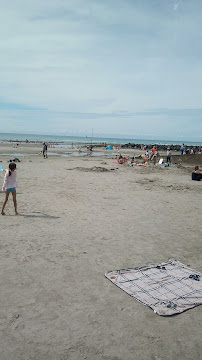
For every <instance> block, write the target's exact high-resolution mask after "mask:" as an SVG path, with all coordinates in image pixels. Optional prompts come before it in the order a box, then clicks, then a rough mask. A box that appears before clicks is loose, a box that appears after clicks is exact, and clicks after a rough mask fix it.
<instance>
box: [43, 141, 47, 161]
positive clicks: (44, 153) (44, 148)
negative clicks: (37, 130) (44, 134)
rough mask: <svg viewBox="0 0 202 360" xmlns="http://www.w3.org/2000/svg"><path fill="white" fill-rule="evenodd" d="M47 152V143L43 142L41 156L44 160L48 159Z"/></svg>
mask: <svg viewBox="0 0 202 360" xmlns="http://www.w3.org/2000/svg"><path fill="white" fill-rule="evenodd" d="M47 150H48V145H47V143H45V142H43V149H42V154H43V157H44V159H45V158H47V157H48V155H47Z"/></svg>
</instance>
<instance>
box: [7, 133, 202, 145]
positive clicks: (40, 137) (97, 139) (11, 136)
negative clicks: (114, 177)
mask: <svg viewBox="0 0 202 360" xmlns="http://www.w3.org/2000/svg"><path fill="white" fill-rule="evenodd" d="M26 140H28V141H30V142H41V141H47V142H56V143H63V142H64V143H68V142H71V143H72V142H81V143H89V142H91V143H92V142H93V143H112V144H116V143H117V144H118V143H120V144H126V143H136V144H145V145H146V144H148V145H149V144H159V145H172V144H173V145H178V144H182V143H184V144H187V145H188V144H189V145H201V144H202V140H201V141H200V140H191V141H190V140H184V139H183V140H170V139H155V138H154V139H152V138H135V137H131V136H128V137H127V136H124V135H123V136H121V135H119V136H112V135H111V134H108V135H103V134H102V135H101V136H97V135H96V136H88V135H86V136H84V135H83V136H81V135H61V134H60V135H53V134H34V133H32V134H31V133H29V134H28V133H9V132H7V133H0V141H1V142H2V141H26Z"/></svg>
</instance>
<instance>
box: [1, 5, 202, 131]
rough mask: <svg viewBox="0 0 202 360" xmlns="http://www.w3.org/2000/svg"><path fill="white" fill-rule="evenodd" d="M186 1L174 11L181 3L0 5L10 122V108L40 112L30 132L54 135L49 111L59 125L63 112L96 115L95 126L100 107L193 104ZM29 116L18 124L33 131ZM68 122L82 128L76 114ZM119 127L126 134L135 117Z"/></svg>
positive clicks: (195, 32)
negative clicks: (37, 131) (124, 127)
mask: <svg viewBox="0 0 202 360" xmlns="http://www.w3.org/2000/svg"><path fill="white" fill-rule="evenodd" d="M157 3H158V6H157ZM195 3H196V0H193V2H192V6H191V5H190V4H189V1H187V0H185V1H183V7H181V8H182V9H181V8H180V10H182V11H180V12H179V11H176V10H177V9H178V10H179V4H180V1H177V2H176V1H175V3H174V5H173V9H172V8H171V5H170V4H171V3H170V2H169V1H168V2H160V3H159V2H156V1H154V0H151V1H148V2H141V1H136V2H134V1H132V0H125V1H123V0H116V1H115V0H110V1H96V0H85V1H84V0H75V1H63V0H57V1H56V0H50V1H49V2H48V6H47V2H41V1H39V0H35V1H34V0H30V1H29V2H27V1H25V0H21V1H20V2H19V3H17V4H14V3H13V2H11V1H10V0H8V1H6V2H1V4H0V21H1V27H2V31H1V33H0V52H1V68H0V76H1V83H0V98H2V99H3V102H4V104H7V105H8V104H13V106H12V108H11V109H10V110H12V111H11V112H10V115H11V121H13V122H14V121H15V119H14V118H13V111H14V110H15V109H14V108H15V105H16V110H23V108H24V109H25V110H28V109H30V110H31V109H32V110H33V112H34V111H35V109H47V112H46V114H48V116H47V118H46V117H45V118H44V112H43V111H41V112H40V111H37V110H36V111H35V116H37V117H38V119H40V120H39V121H38V123H37V124H38V125H37V126H38V129H39V131H40V129H42V128H43V126H44V127H46V128H49V127H51V129H50V130H51V131H53V132H54V116H55V117H56V119H58V120H57V126H59V131H63V130H64V131H65V126H66V125H65V115H64V114H77V113H79V114H83V121H85V124H86V127H89V128H90V127H91V126H92V123H93V121H96V127H97V128H99V129H101V130H102V131H104V126H106V127H107V128H109V124H104V123H103V122H102V119H103V117H104V114H121V113H122V114H124V112H125V114H126V113H127V112H128V113H129V114H137V113H138V112H139V113H143V112H144V111H145V110H151V109H157V108H167V109H187V108H191V109H198V108H200V104H201V84H200V78H201V75H202V65H201V62H200V58H201V55H202V49H201V48H200V46H198V44H199V43H200V40H201V25H200V24H201V21H200V20H201V19H200V16H199V14H200V11H199V10H200V8H201V5H200V4H199V5H198V8H197V7H194V4H195ZM196 9H197V10H196ZM173 10H175V11H173ZM10 24H12V26H10ZM5 106H6V105H4V107H5ZM4 110H5V109H4ZM7 110H8V111H9V109H8V108H7ZM25 114H26V115H25ZM36 114H37V115H36ZM85 114H97V118H94V119H92V117H91V116H90V115H89V118H90V119H88V118H87V116H86V115H85ZM21 116H22V117H24V118H25V116H27V112H26V113H23V112H22V113H21ZM69 116H70V115H68V117H69ZM117 116H118V115H117ZM141 116H142V117H143V116H144V115H141ZM150 116H151V114H150ZM155 116H156V115H155ZM169 116H171V114H170V115H169ZM173 116H174V115H173ZM50 118H51V119H53V120H52V122H51V125H50V123H49V120H48V119H50ZM63 118H64V121H63V120H61V119H63ZM1 119H2V117H0V121H1ZM12 119H13V120H12ZM34 119H35V117H34V115H33V117H32V116H31V112H29V116H28V119H27V120H26V119H24V126H26V128H27V129H30V128H35V127H36V122H35V120H34ZM43 119H44V120H43ZM112 119H113V116H112V115H109V117H108V121H112ZM118 119H120V124H121V121H125V120H124V119H128V117H127V116H125V118H124V116H123V117H122V118H120V117H119V116H118ZM121 119H123V120H121ZM25 120H26V121H25ZM42 120H43V121H42ZM16 121H17V120H16ZM165 121H166V120H165ZM33 122H34V123H33ZM98 124H99V126H97V125H98ZM163 125H165V124H163ZM68 126H69V127H70V128H71V129H72V131H73V130H74V127H75V128H77V129H79V128H83V127H82V115H81V120H80V121H78V122H77V123H76V124H75V123H74V122H72V124H71V123H70V124H69V125H68ZM113 126H114V123H113V124H112V126H111V127H110V128H113ZM115 126H116V125H115ZM128 126H130V129H131V131H132V130H133V129H134V131H135V130H136V126H137V119H136V118H135V120H134V124H133V125H132V124H130V125H128ZM138 126H139V125H138ZM165 126H166V125H165ZM19 127H20V123H19ZM56 130H57V128H56V129H55V131H56ZM120 131H121V125H120Z"/></svg>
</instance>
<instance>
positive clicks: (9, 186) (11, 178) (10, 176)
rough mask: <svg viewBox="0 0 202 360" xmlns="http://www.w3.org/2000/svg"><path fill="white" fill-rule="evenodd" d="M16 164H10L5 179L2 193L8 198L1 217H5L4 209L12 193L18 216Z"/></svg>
mask: <svg viewBox="0 0 202 360" xmlns="http://www.w3.org/2000/svg"><path fill="white" fill-rule="evenodd" d="M16 187H17V182H16V164H15V163H14V162H11V163H10V164H9V169H8V170H6V173H5V177H4V183H3V187H2V191H3V192H5V193H6V197H5V200H4V203H3V206H2V210H1V215H5V213H4V208H5V206H6V203H7V201H8V198H9V195H10V193H12V196H13V203H14V208H15V215H17V214H18V212H17V201H16Z"/></svg>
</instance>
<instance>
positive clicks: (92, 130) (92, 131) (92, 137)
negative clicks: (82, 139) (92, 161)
mask: <svg viewBox="0 0 202 360" xmlns="http://www.w3.org/2000/svg"><path fill="white" fill-rule="evenodd" d="M92 144H93V129H92V136H91V145H92Z"/></svg>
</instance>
